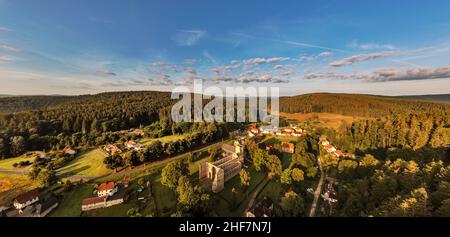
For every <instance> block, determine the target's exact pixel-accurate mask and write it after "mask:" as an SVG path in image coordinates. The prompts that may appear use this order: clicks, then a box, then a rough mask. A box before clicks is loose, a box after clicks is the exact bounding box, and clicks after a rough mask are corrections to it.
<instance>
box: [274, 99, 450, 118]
mask: <svg viewBox="0 0 450 237" xmlns="http://www.w3.org/2000/svg"><path fill="white" fill-rule="evenodd" d="M446 109H447V110H448V109H450V104H447V103H433V102H425V101H416V100H402V99H398V98H395V97H383V96H372V95H352V94H326V93H320V94H308V95H300V96H294V97H282V98H280V111H281V112H286V113H313V112H316V113H336V114H342V115H350V116H358V117H381V116H386V115H390V114H396V113H405V112H411V111H425V112H427V111H432V110H446Z"/></svg>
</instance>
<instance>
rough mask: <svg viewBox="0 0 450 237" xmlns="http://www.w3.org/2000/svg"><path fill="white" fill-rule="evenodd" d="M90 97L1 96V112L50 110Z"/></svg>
mask: <svg viewBox="0 0 450 237" xmlns="http://www.w3.org/2000/svg"><path fill="white" fill-rule="evenodd" d="M86 97H88V96H0V112H3V113H14V112H21V111H28V110H38V109H49V108H52V107H56V106H58V105H61V104H64V103H67V102H71V101H74V100H77V99H79V100H83V99H84V98H86Z"/></svg>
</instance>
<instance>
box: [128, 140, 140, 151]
mask: <svg viewBox="0 0 450 237" xmlns="http://www.w3.org/2000/svg"><path fill="white" fill-rule="evenodd" d="M125 147H126V148H128V149H134V150H135V151H142V150H143V149H144V145H142V144H140V143H137V142H135V141H133V140H129V141H127V142H125Z"/></svg>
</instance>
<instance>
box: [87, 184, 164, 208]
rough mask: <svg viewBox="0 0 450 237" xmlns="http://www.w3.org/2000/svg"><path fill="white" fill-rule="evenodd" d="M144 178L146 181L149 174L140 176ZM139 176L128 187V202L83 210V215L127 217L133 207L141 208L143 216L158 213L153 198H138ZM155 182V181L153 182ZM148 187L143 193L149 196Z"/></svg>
mask: <svg viewBox="0 0 450 237" xmlns="http://www.w3.org/2000/svg"><path fill="white" fill-rule="evenodd" d="M139 178H144V180H145V181H147V180H148V176H146V177H139ZM137 180H138V178H136V179H133V180H132V181H131V183H130V186H129V187H128V188H127V190H126V191H127V192H128V193H129V197H128V200H127V202H125V203H123V204H120V205H116V206H112V207H107V208H99V209H95V210H90V211H87V212H83V214H82V216H83V217H127V212H128V210H130V209H131V208H139V213H140V214H141V215H142V216H154V215H156V214H157V213H156V207H155V202H154V200H153V199H147V200H146V201H141V200H138V194H137V193H136V190H137V189H138V186H139V185H138V182H137ZM152 183H153V182H152ZM148 191H149V190H148V189H147V188H146V189H144V191H143V193H142V194H141V195H145V196H148Z"/></svg>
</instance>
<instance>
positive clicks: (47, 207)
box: [32, 196, 59, 217]
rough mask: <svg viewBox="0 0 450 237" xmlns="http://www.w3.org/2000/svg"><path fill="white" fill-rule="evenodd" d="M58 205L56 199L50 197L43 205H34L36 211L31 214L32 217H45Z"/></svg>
mask: <svg viewBox="0 0 450 237" xmlns="http://www.w3.org/2000/svg"><path fill="white" fill-rule="evenodd" d="M58 205H59V203H58V200H57V199H56V197H54V196H52V197H50V198H48V199H47V200H45V201H44V202H43V203H40V204H37V205H36V210H35V212H34V213H33V214H32V216H33V217H45V216H47V215H48V214H49V213H50V212H51V211H53V209H55V208H56V207H58Z"/></svg>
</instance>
